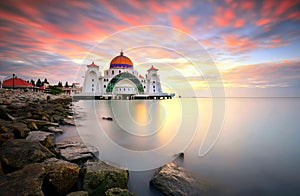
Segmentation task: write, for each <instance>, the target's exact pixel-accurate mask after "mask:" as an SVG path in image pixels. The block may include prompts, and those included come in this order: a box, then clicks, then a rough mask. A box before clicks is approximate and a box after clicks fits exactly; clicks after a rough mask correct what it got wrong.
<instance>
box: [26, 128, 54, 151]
mask: <svg viewBox="0 0 300 196" xmlns="http://www.w3.org/2000/svg"><path fill="white" fill-rule="evenodd" d="M26 140H30V141H37V142H40V143H41V144H42V145H43V146H45V147H47V148H48V149H51V148H54V145H55V135H54V134H53V133H49V132H44V131H32V132H30V133H29V135H28V136H27V138H26Z"/></svg>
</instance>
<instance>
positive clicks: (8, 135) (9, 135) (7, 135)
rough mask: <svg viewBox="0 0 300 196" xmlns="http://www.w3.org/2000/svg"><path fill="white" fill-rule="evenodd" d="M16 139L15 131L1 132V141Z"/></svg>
mask: <svg viewBox="0 0 300 196" xmlns="http://www.w3.org/2000/svg"><path fill="white" fill-rule="evenodd" d="M12 139H14V134H13V133H1V134H0V142H1V141H2V142H3V141H5V140H12Z"/></svg>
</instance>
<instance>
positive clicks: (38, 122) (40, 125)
mask: <svg viewBox="0 0 300 196" xmlns="http://www.w3.org/2000/svg"><path fill="white" fill-rule="evenodd" d="M26 121H27V122H28V123H30V122H34V123H35V124H36V125H37V127H38V128H39V129H42V128H43V127H45V126H53V127H58V126H59V124H58V123H53V122H49V121H45V120H36V119H27V120H26Z"/></svg>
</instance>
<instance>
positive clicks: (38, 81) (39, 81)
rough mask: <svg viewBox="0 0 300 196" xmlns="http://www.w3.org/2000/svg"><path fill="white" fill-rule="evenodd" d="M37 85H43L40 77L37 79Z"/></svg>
mask: <svg viewBox="0 0 300 196" xmlns="http://www.w3.org/2000/svg"><path fill="white" fill-rule="evenodd" d="M36 86H37V87H41V86H42V81H41V80H40V79H38V80H37V81H36Z"/></svg>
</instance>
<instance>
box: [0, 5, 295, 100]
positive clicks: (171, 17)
mask: <svg viewBox="0 0 300 196" xmlns="http://www.w3.org/2000/svg"><path fill="white" fill-rule="evenodd" d="M121 49H122V50H124V54H125V55H126V56H128V57H130V59H131V60H132V61H133V63H134V67H135V69H137V70H138V71H139V72H140V73H141V74H144V73H146V71H147V69H148V68H149V67H150V65H154V66H155V67H157V68H158V69H159V70H160V76H161V81H162V83H163V85H164V86H163V87H164V89H167V90H170V91H176V92H180V93H181V94H183V95H186V96H191V95H192V94H193V93H194V94H195V95H197V96H205V95H207V92H208V91H209V89H212V88H214V87H217V88H219V87H224V88H225V92H226V95H227V96H300V55H299V54H300V1H299V0H264V1H250V0H240V1H233V0H224V1H223V0H207V1H204V0H203V1H201V0H187V1H159V0H158V1H155V0H149V1H142V0H141V1H139V0H128V1H119V0H110V1H101V0H99V1H77V0H76V1H75V0H69V1H60V0H51V1H50V0H49V1H47V0H43V1H39V0H24V1H18V0H6V1H0V56H1V58H0V76H9V75H12V74H13V73H14V74H16V75H17V76H19V77H22V78H24V79H26V80H29V79H31V78H32V79H34V80H36V79H37V78H41V79H42V80H43V79H44V78H47V79H48V81H50V83H52V84H56V83H57V82H58V81H62V82H63V83H64V82H65V81H68V83H69V84H70V83H72V82H80V83H81V82H82V76H83V75H84V71H85V69H86V65H87V64H90V63H91V62H92V61H95V63H96V64H97V65H99V66H100V68H101V70H102V71H103V70H105V69H107V68H108V67H109V63H110V60H111V59H112V58H113V57H115V56H117V55H119V52H120V50H121ZM172 84H176V87H177V89H176V88H175V87H174V85H172ZM186 89H188V90H186ZM191 89H192V91H193V93H191Z"/></svg>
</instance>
